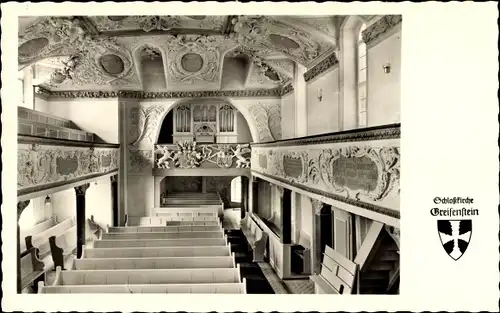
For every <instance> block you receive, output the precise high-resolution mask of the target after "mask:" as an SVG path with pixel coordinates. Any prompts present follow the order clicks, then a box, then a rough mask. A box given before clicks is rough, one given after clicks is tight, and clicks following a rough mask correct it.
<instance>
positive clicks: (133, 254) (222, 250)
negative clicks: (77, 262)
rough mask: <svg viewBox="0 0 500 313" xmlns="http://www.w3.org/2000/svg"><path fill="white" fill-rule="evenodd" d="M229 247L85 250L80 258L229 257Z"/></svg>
mask: <svg viewBox="0 0 500 313" xmlns="http://www.w3.org/2000/svg"><path fill="white" fill-rule="evenodd" d="M230 255H231V246H230V245H227V246H204V247H200V246H194V247H193V246H191V247H148V248H86V247H84V249H83V256H82V258H89V259H94V258H153V257H201V256H230Z"/></svg>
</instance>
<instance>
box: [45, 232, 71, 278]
mask: <svg viewBox="0 0 500 313" xmlns="http://www.w3.org/2000/svg"><path fill="white" fill-rule="evenodd" d="M76 242H77V235H76V225H75V226H73V227H71V228H69V229H67V230H66V231H65V232H64V233H63V234H61V235H59V236H57V237H56V236H51V237H49V244H50V251H51V254H52V260H53V261H54V266H56V267H57V266H61V267H62V269H64V262H65V261H66V260H67V259H68V258H69V257H70V256H71V255H73V254H74V252H75V250H76Z"/></svg>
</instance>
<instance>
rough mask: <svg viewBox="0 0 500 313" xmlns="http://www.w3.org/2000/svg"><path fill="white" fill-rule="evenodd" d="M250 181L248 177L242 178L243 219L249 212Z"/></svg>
mask: <svg viewBox="0 0 500 313" xmlns="http://www.w3.org/2000/svg"><path fill="white" fill-rule="evenodd" d="M248 184H249V179H248V177H246V176H241V218H244V217H245V216H246V212H248V210H249V208H248V197H249V195H248V191H249V190H248V189H249V186H248Z"/></svg>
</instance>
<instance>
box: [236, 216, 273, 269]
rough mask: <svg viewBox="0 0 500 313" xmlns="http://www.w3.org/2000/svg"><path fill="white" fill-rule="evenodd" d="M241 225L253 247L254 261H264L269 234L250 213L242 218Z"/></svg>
mask: <svg viewBox="0 0 500 313" xmlns="http://www.w3.org/2000/svg"><path fill="white" fill-rule="evenodd" d="M240 225H241V226H240V227H241V231H242V232H243V234H244V235H245V237H246V239H247V241H248V244H249V245H250V247H251V248H252V252H253V262H262V261H264V253H265V251H266V244H267V240H268V236H269V235H268V234H267V233H266V232H265V231H262V229H261V228H260V227H259V225H257V223H255V221H254V220H253V219H252V218H251V217H250V215H246V216H245V217H244V218H243V219H241V221H240Z"/></svg>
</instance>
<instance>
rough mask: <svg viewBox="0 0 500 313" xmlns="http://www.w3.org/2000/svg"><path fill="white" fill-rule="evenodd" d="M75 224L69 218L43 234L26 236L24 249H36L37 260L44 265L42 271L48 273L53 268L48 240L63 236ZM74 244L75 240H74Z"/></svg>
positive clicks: (72, 219)
mask: <svg viewBox="0 0 500 313" xmlns="http://www.w3.org/2000/svg"><path fill="white" fill-rule="evenodd" d="M75 225H76V222H75V220H74V218H69V219H66V220H64V221H62V222H61V223H59V224H56V225H55V226H52V227H51V228H48V229H46V230H44V231H43V232H41V233H39V234H37V235H36V236H27V237H26V238H25V242H26V248H27V249H31V248H33V247H34V248H37V249H38V250H36V251H37V254H38V255H37V256H36V257H37V258H38V259H39V260H41V261H42V262H43V263H44V270H45V271H48V270H51V269H53V268H54V260H53V258H52V256H51V248H50V243H49V238H50V237H52V236H55V237H57V236H60V235H62V234H64V233H65V232H66V231H67V230H68V229H70V228H72V227H75ZM75 244H76V239H75Z"/></svg>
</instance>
